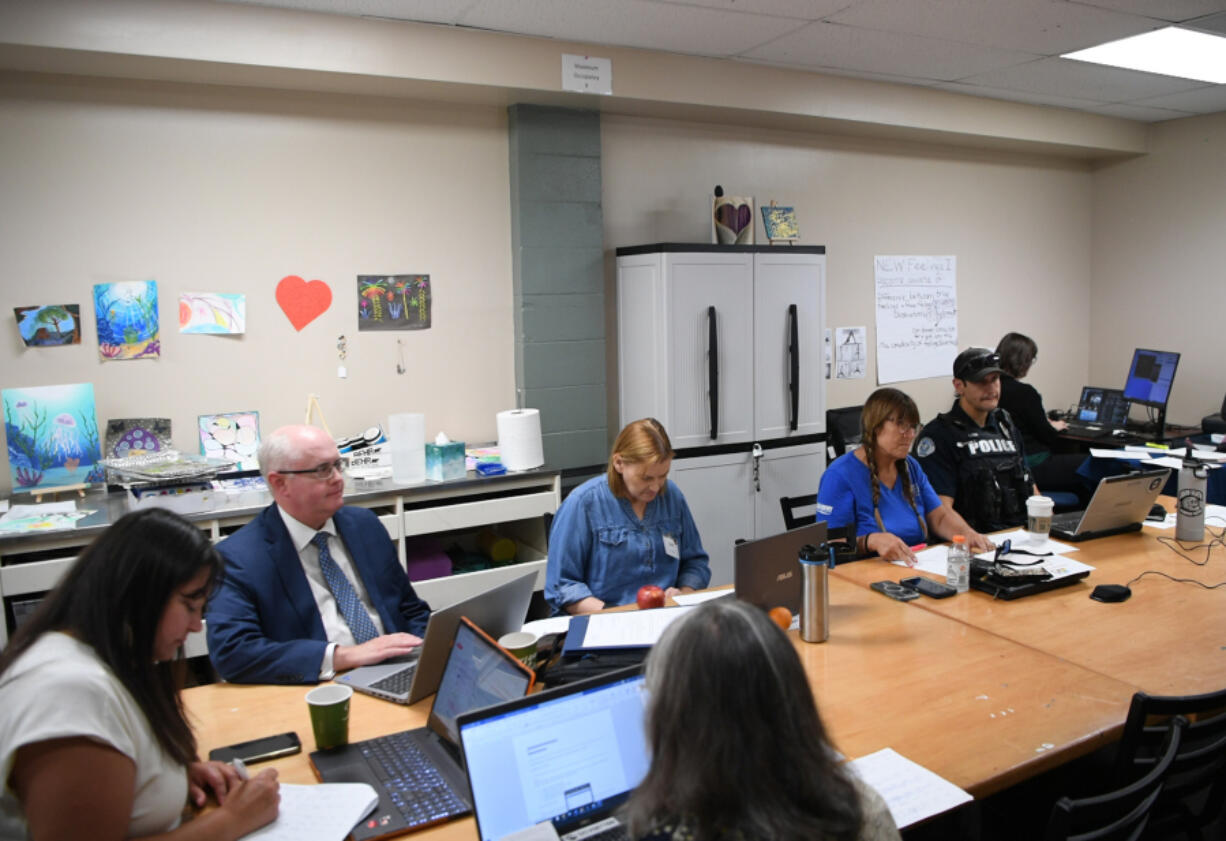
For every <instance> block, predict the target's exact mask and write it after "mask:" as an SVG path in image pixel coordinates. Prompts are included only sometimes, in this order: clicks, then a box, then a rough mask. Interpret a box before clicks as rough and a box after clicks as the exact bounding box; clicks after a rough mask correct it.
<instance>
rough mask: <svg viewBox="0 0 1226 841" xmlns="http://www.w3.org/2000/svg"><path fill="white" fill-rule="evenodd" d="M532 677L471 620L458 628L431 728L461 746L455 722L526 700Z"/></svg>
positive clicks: (432, 714) (436, 697)
mask: <svg viewBox="0 0 1226 841" xmlns="http://www.w3.org/2000/svg"><path fill="white" fill-rule="evenodd" d="M531 683H532V673H531V672H529V671H528V670H527V669H526V668H524V667H523V666H522V665H520V663H519V661H518V660H516V659H515V658H514V657H513V656H512V655H510V654H508V653H507V652H506V651H504V650H503V649H501V648H499V647H498V645H497V644H496V643H494V642H493V641H491V640H490V639H489V638H488V637H486V636H485V635H484V634H481V633H478V632H477V631H476V630H475V629H474V627H473V625H472V624H471V623H470V622H468V621H467V620H463V619H462V620H461V622H460V624H459V625H458V626H456V632H455V640H454V641H453V642H452V644H451V653H450V655H449V656H448V657H447V665H446V667H445V668H444V669H443V679H442V680H441V681H440V682H439V686H438V695H437V696H435V698H434V706H433V707H432V708H431V709H430V721H429V724H430V727H432V728H433V729H434V730H435V731H436V732H438V733H439V735H440V736H446V737H447V738H448V739H449V740H450V741H451V742H452V743H453V744H457V745H458V744H459V743H460V739H459V734H458V733H457V732H456V725H455V720H456V716H458V715H460V713H466V712H468V711H469V710H475V709H478V708H479V707H488V706H490V705H491V704H498V703H501V702H503V701H509V700H511V699H512V698H522V697H523V695H524V693H525V692H527V691H528V688H529V687H530V686H531Z"/></svg>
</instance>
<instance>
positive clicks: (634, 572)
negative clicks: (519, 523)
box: [545, 476, 711, 614]
mask: <svg viewBox="0 0 1226 841" xmlns="http://www.w3.org/2000/svg"><path fill="white" fill-rule="evenodd" d="M666 535H667V536H668V537H669V538H670V541H671V542H672V543H673V544H674V545H676V547H677V554H678V556H679V557H672V556H671V555H669V554H668V552H667V551H666V550H665V540H664V538H665V536H666ZM710 581H711V568H710V566H709V565H708V560H707V553H706V551H705V550H704V549H703V548H702V540H701V539H699V537H698V529H697V528H696V527H695V526H694V518H693V517H691V516H690V509H689V506H688V505H686V504H685V497H684V496H682V495H681V490H680V489H679V488H678V487H677V486H676V485H674V484H673V483H672V482H671V481H670V482H668V484H667V486H666V487H665V489H664V491H663V492H662V493H661V494H659V495H658V496H657V497H656V498H655V499H653V500H652V501H651V502H649V503H647V510H646V511H645V512H644V513H643V519H642V520H640V519H639V518H638V517H637V516H636V515H635V513H634V509H633V508H632V507H631V506H630V500H628V499H618V498H617V497H615V496H613V492H612V491H611V490H610V489H609V482H608V479H607V478H606V477H605V476H596V477H595V478H592V479H589V480H587V481H586V482H584V483H583V484H582V485H580V486H579V487H577V488H575V489H574V490H573V491H571V492H570V495H569V496H567V497H566V500H565V501H564V502H563V503H562V507H561V508H559V509H558V513H557V514H556V515H555V516H554V518H553V527H552V528H551V529H550V532H549V562H548V565H547V566H546V569H545V599H546V600H547V601H548V602H549V604H550V605H551V606H552V607H553V611H554V613H555V614H557V613H562V612H563V607H564V606H565V605H568V604H572V603H574V602H577V601H579V600H580V599H584V598H587V597H588V596H595V597H596V598H598V599H600V600H601V601H603V602H604V603H605V604H606V605H608V606H609V607H613V606H615V605H620V604H629V603H631V602H633V601H634V599H635V596H636V595H637V594H638V590H639V588H640V587H642V586H643V585H644V584H656V585H658V586H659V587H661V588H662V589H667V588H669V587H693V588H694V589H695V590H701V589H702V588H703V587H706V586H707V584H708V583H709V582H710Z"/></svg>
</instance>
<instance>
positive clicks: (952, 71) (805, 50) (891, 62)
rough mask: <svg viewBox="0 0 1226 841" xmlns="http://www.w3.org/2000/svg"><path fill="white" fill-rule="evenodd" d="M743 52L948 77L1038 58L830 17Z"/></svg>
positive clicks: (792, 61) (820, 65) (816, 64)
mask: <svg viewBox="0 0 1226 841" xmlns="http://www.w3.org/2000/svg"><path fill="white" fill-rule="evenodd" d="M744 55H745V57H746V58H752V59H755V60H760V61H765V62H769V63H772V64H787V65H799V66H802V67H808V68H811V69H824V68H829V67H838V68H841V69H843V70H850V71H860V72H866V73H882V74H890V75H896V76H908V77H913V78H914V77H918V78H921V79H932V80H943V81H950V80H953V79H958V78H961V77H963V76H969V75H972V74H975V73H982V72H986V71H988V70H994V69H996V68H999V67H1007V66H1010V65H1014V64H1018V63H1021V62H1026V61H1030V60H1032V59H1034V58H1035V56H1033V55H1030V54H1026V53H1019V52H1012V51H1009V50H998V49H992V48H990V47H979V46H976V45H974V44H962V43H957V42H954V41H944V40H941V39H938V38H925V37H922V36H918V35H903V34H900V33H896V32H881V31H878V30H874V29H861V28H859V27H854V26H839V25H837V24H829V23H811V24H809V25H807V26H805V27H804V28H802V29H799V30H797V31H795V32H792V33H791V34H788V35H784V36H783V37H781V38H779V39H777V40H775V41H771V42H770V43H768V44H764V45H763V46H761V47H758V48H756V49H753V50H750V51H748V52H746V53H745V54H744Z"/></svg>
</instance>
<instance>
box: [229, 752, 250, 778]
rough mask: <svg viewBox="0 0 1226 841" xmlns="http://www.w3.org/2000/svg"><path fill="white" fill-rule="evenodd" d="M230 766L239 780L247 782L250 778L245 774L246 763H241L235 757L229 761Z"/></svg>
mask: <svg viewBox="0 0 1226 841" xmlns="http://www.w3.org/2000/svg"><path fill="white" fill-rule="evenodd" d="M230 764H231V765H233V766H234V770H235V771H237V772H238V778H239V779H240V780H249V779H251V776H250V775H249V774H248V773H247V763H245V762H243V761H242V760H241V759H239V758H238V757H237V756H236V757H234V758H233V759H231V760H230Z"/></svg>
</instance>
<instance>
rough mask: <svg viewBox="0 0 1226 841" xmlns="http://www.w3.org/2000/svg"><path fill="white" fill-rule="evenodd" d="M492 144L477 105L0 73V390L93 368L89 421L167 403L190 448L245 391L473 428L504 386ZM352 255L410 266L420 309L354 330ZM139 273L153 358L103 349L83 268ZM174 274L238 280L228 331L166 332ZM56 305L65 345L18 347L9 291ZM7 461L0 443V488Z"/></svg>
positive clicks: (349, 426) (476, 430)
mask: <svg viewBox="0 0 1226 841" xmlns="http://www.w3.org/2000/svg"><path fill="white" fill-rule="evenodd" d="M507 155H508V151H507V135H506V115H505V111H503V110H502V109H500V108H495V107H490V106H482V107H461V106H448V105H421V104H414V103H409V102H405V101H400V100H378V99H362V98H358V97H338V96H333V95H325V94H302V93H292V92H291V93H284V92H276V93H273V92H266V91H259V90H252V89H244V88H209V87H192V86H184V85H173V84H157V83H123V82H108V81H86V80H81V79H63V80H51V79H47V78H43V79H40V80H39V81H32V80H31V79H29V78H16V77H12V76H9V77H0V218H2V219H3V220H4V222H3V224H2V225H0V314H7V315H4V317H5V318H6V319H8V320H9V325H10V326H9V328H8V329H6V330H5V331H4V335H5V340H4V342H3V343H2V346H0V387H3V388H10V387H14V386H33V385H50V384H62V383H77V382H90V383H93V385H94V389H95V393H96V399H97V409H98V418H99V421H100V423H102V424H105V422H106V419H108V418H113V417H144V416H166V417H170V418H171V420H172V422H173V425H174V437H175V444H176V446H178V447H179V448H180V449H183V450H185V451H189V452H195V451H197V450H198V447H199V440H198V438H197V437H196V434H195V425H196V417H197V415H199V414H203V413H212V412H223V411H242V410H251V409H255V410H258V411H259V412H260V420H261V426H262V429H263V431H264V432H265V433H267V432H269V431H271V430H272V429H273V428H275V427H276V426H278V425H281V424H283V423H287V422H297V421H300V420H301V418H302V416H303V412H304V408H305V405H306V397H307V394H308V393H309V392H315V393H317V394H319V397H320V403H321V404H322V406H323V409H324V412H325V413H326V418H327V421H328V423H329V426H330V427H331V429H332V431H333V432H334V433H335V434H337V435H344V434H353V433H356V432H360V431H361V430H363V429H364V428H366V427H367V426H369V425H371V424H374V423H382V422H384V420H385V418H386V417H387V415H388V414H389V413H392V412H400V411H415V412H424V413H425V415H426V429H427V434H428V435H431V436H432V435H433V434H434V433H435V432H437V431H438V430H439V429H445V430H446V431H447V432H448V433H449V434H451V435H452V436H453V437H454V438H457V439H467V440H477V441H489V440H492V439H493V438H495V437H496V431H495V415H496V413H497V412H499V411H501V410H503V409H508V408H513V407H514V405H515V404H514V387H513V379H514V375H513V359H512V318H511V262H510V218H509V213H510V211H509V206H508V198H507V196H508V180H507V179H508V176H507ZM369 273H428V274H429V275H430V278H431V281H432V283H433V287H434V302H433V325H434V326H433V327H432V328H431V329H429V330H425V331H414V332H397V333H370V332H367V333H358V332H357V315H356V304H355V301H356V285H355V284H356V281H355V276H356V275H358V274H369ZM289 274H298V275H301V276H303V277H306V278H307V279H314V278H319V279H322V280H324V281H326V282H327V283H328V284H329V285H330V286H331V287H332V290H333V304H332V308H331V309H330V310H328V312H327V313H325V314H324V315H323V316H322V317H321V318H319V319H318V320H316V321H315V322H313V323H311V324H310V325H308V326H307V327H306V328H305V329H303V331H302V332H301V333H298V332H295V330H294V329H293V327H292V326H291V325H290V324H289V322H288V320H287V319H286V318H285V316H284V315H283V314H282V313H281V311H280V309H279V308H278V307H277V305H276V302H275V299H274V297H273V295H274V289H275V286H276V283H277V281H279V280H280V279H281V278H282V277H283V276H285V275H289ZM144 279H154V280H156V281H157V282H158V293H159V306H160V314H161V335H162V356H161V358H160V359H159V360H157V361H149V360H142V361H126V362H102V361H100V360H99V357H98V347H97V346H98V342H97V332H96V329H95V327H94V320H93V319H94V311H93V303H92V300H93V299H92V293H91V289H92V285H93V284H94V283H98V282H101V281H111V280H144ZM186 291H211V292H244V293H246V295H247V307H248V329H247V333H246V335H244V336H242V337H241V338H232V337H212V336H199V335H180V334H179V332H178V325H177V312H178V296H179V293H180V292H186ZM59 303H79V304H80V305H81V316H82V322H83V323H84V330H83V336H82V343H81V344H80V345H77V346H72V347H59V348H29V349H27V348H25V347H24V346H23V345H22V342H21V339H20V337H19V336H18V333H17V331H16V328H15V326H14V325H13V322H12V318H13V316H12V308H13V307H16V306H28V305H35V304H59ZM342 333H343V334H345V335H346V336H347V337H348V343H349V358H348V360H347V362H346V365H347V368H348V373H349V376H348V378H347V379H343V380H342V379H339V378H338V377H337V364H338V360H337V353H336V341H337V336H338V335H340V334H342ZM397 339H400V340H402V341H403V343H404V360H405V363H406V365H407V367H408V373H406V374H404V375H403V376H400V375H397V374H396V370H395V367H396V363H397V345H396V341H397ZM9 476H10V474H9V470H8V464H7V453H6V455H5V458H4V462H3V464H2V465H0V496H6V495H7V492H8V490H9Z"/></svg>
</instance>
